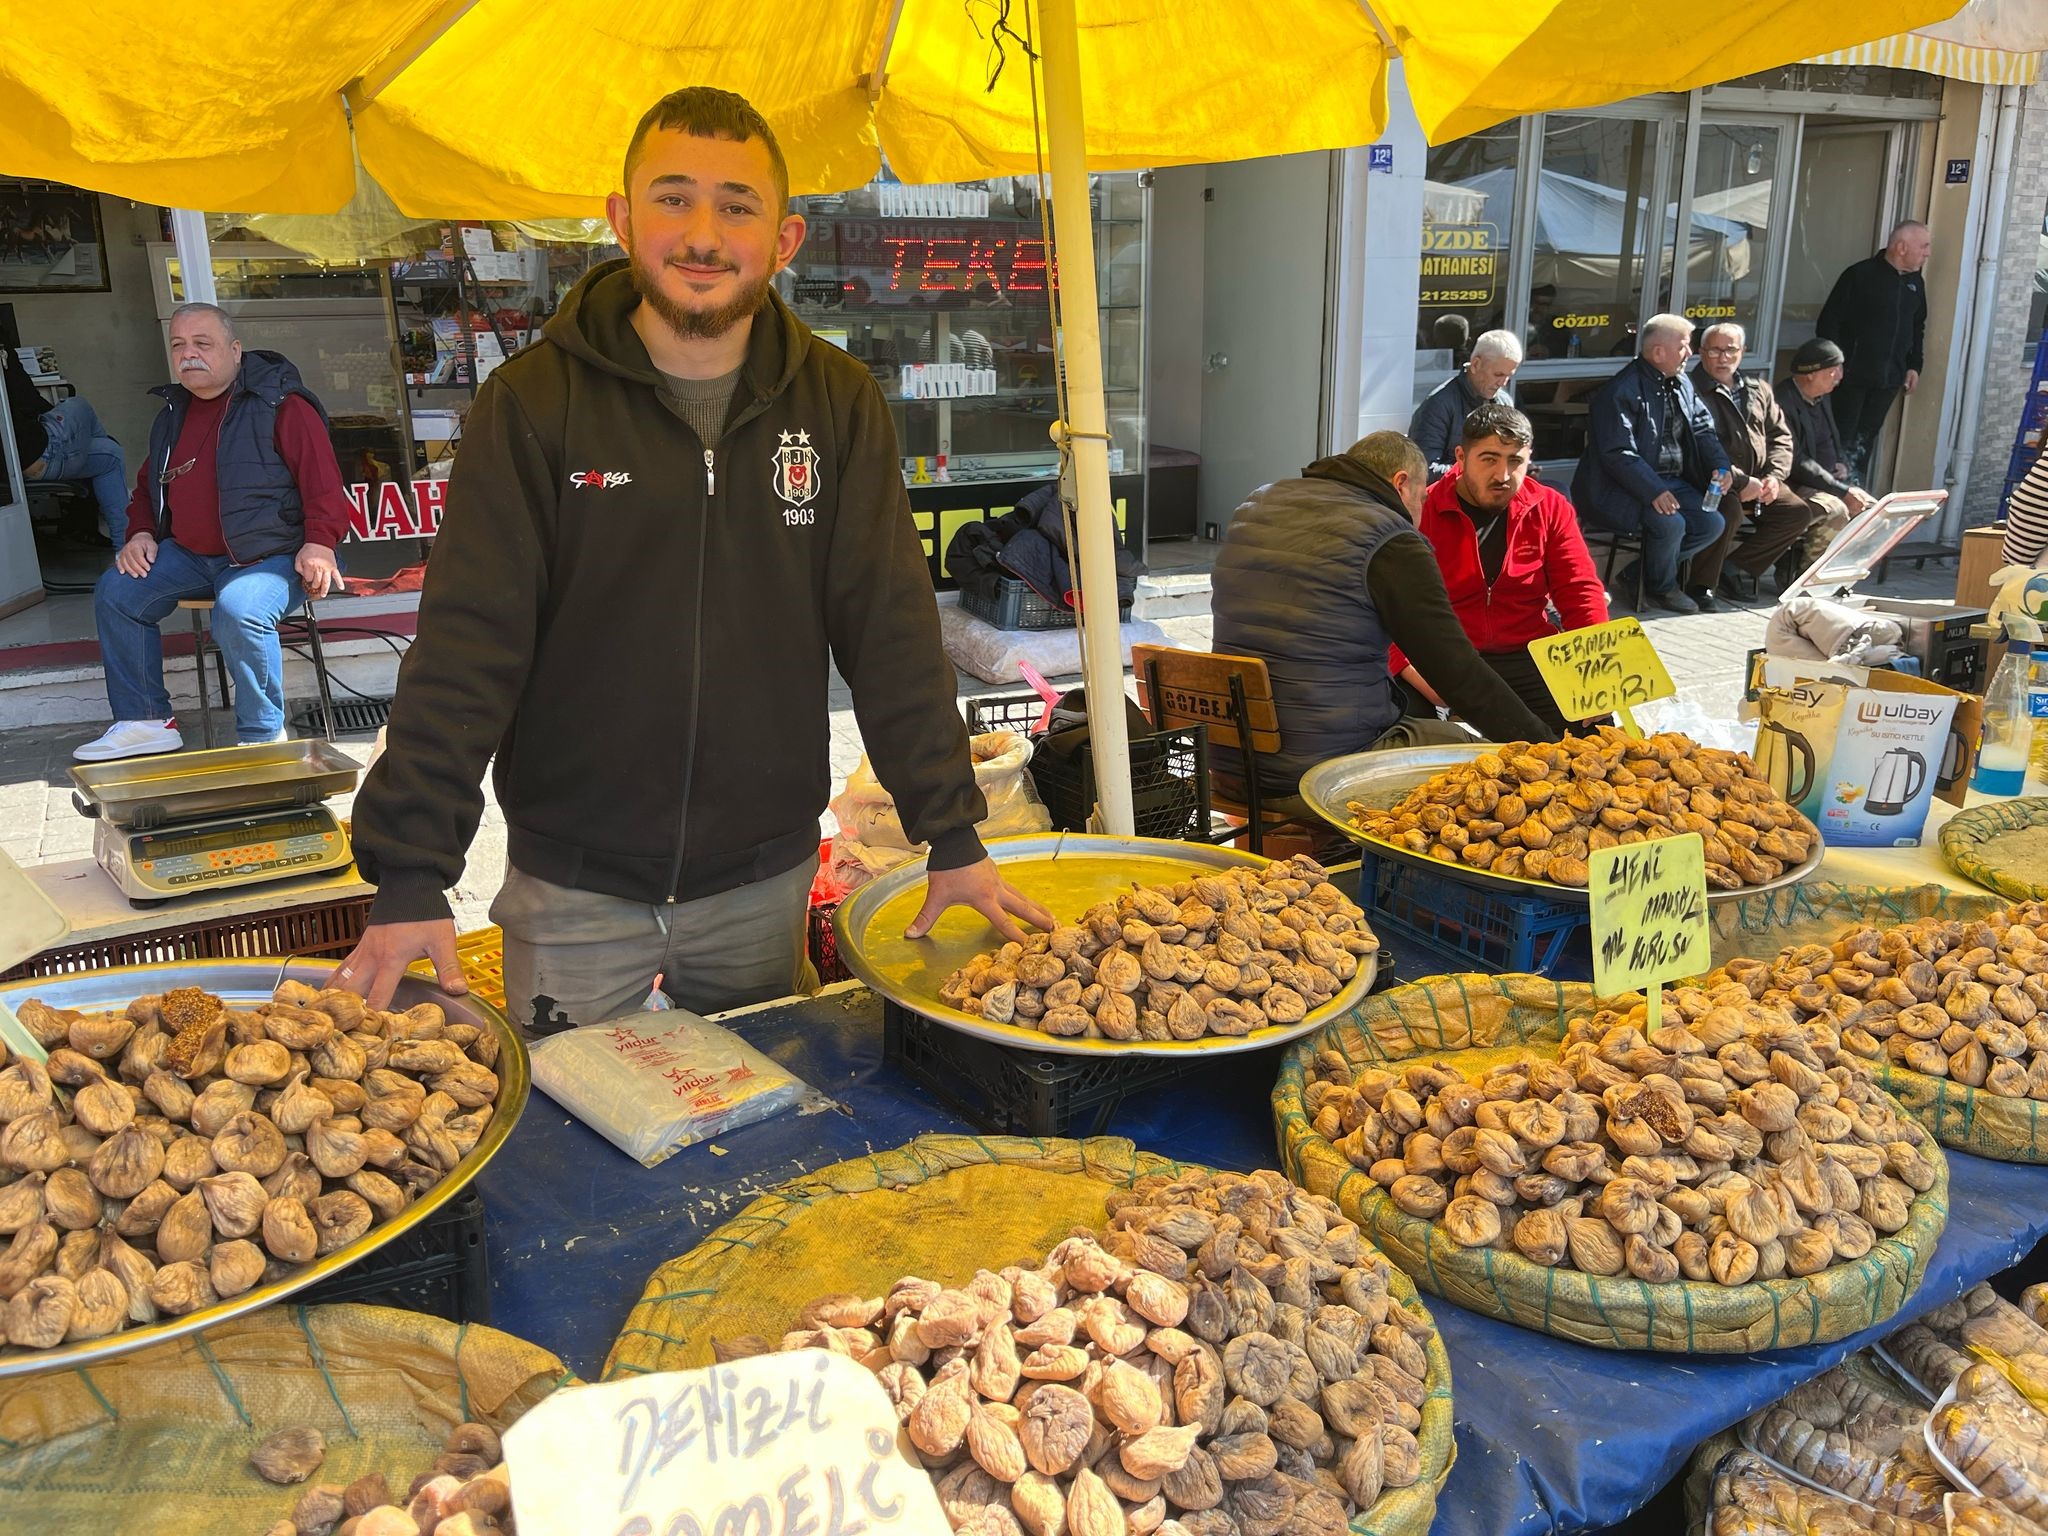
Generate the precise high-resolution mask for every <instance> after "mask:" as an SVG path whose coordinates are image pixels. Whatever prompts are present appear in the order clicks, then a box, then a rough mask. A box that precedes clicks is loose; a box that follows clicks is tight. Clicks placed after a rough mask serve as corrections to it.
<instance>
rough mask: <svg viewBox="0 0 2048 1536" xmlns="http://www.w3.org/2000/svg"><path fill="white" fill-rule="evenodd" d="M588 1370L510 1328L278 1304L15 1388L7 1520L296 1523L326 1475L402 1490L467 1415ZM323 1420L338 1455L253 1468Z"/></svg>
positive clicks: (101, 1525) (165, 1535) (180, 1534)
mask: <svg viewBox="0 0 2048 1536" xmlns="http://www.w3.org/2000/svg"><path fill="white" fill-rule="evenodd" d="M574 1379H575V1378H574V1377H573V1376H572V1375H571V1374H570V1372H569V1371H568V1370H567V1369H565V1368H564V1367H563V1365H562V1362H561V1361H560V1360H558V1359H556V1358H555V1357H554V1356H553V1355H551V1354H549V1353H548V1352H547V1351H546V1350H544V1349H541V1348H539V1347H537V1346H535V1345H532V1344H528V1343H525V1342H524V1341H523V1340H520V1339H515V1338H513V1337H512V1336H511V1335H510V1334H508V1333H500V1332H498V1331H497V1330H496V1329H495V1328H485V1327H481V1326H476V1325H470V1324H462V1325H458V1324H455V1323H450V1322H445V1321H443V1320H442V1319H440V1318H437V1317H428V1316H425V1315H424V1314H422V1313H418V1312H404V1311H400V1310H397V1309H395V1308H391V1307H368V1306H355V1305H346V1306H329V1307H288V1306H274V1307H265V1308H263V1309H262V1310H261V1311H258V1312H252V1313H250V1314H248V1315H247V1316H245V1317H239V1318H236V1319H234V1320H233V1321H231V1322H226V1323H222V1324H221V1325H220V1326H219V1327H216V1328H209V1329H207V1330H206V1331H205V1332H204V1333H198V1334H192V1335H188V1336H186V1337H185V1338H181V1339H173V1340H171V1341H170V1342H168V1343H164V1344H157V1345H152V1346H151V1347H149V1348H147V1349H140V1350H137V1351H136V1352H135V1353H133V1354H130V1355H122V1356H119V1357H118V1358H116V1359H113V1360H109V1361H103V1362H101V1363H99V1364H96V1365H91V1366H83V1367H80V1368H78V1369H76V1370H70V1371H52V1372H48V1373H45V1374H42V1375H35V1376H22V1377H16V1378H13V1379H10V1380H6V1381H0V1527H4V1528H5V1529H7V1530H9V1531H15V1532H21V1533H23V1536H26V1533H29V1532H51V1533H55V1532H60V1531H61V1532H85V1531H123V1530H128V1531H148V1532H150V1533H151V1536H222V1533H224V1532H225V1533H234V1532H244V1531H246V1532H250V1533H254V1532H257V1531H263V1530H268V1529H269V1528H270V1526H271V1525H273V1524H274V1523H275V1522H277V1521H279V1520H283V1519H288V1518H289V1517H290V1515H291V1512H292V1506H293V1505H294V1504H296V1503H297V1502H298V1501H299V1498H300V1496H301V1495H302V1494H303V1493H304V1492H305V1491H306V1490H307V1489H308V1488H310V1487H312V1486H314V1485H315V1484H317V1483H343V1484H346V1483H351V1482H353V1481H355V1479H357V1478H358V1477H361V1476H363V1475H365V1474H366V1473H370V1472H381V1473H383V1474H384V1476H385V1477H386V1478H387V1479H388V1480H389V1482H390V1483H391V1486H392V1490H393V1491H394V1492H403V1491H404V1489H405V1486H406V1485H407V1484H408V1483H409V1482H411V1480H412V1479H413V1478H414V1477H415V1476H416V1475H417V1474H419V1473H420V1472H423V1471H425V1470H426V1468H427V1466H428V1464H429V1463H430V1462H432V1461H433V1459H434V1458H435V1457H436V1456H437V1455H439V1454H440V1451H441V1442H442V1440H443V1439H444V1438H445V1437H446V1436H447V1433H448V1431H449V1430H451V1429H453V1428H454V1427H455V1426H456V1425H457V1424H460V1423H463V1422H465V1421H468V1420H475V1421H478V1422H481V1423H485V1424H489V1425H491V1426H492V1427H493V1428H495V1429H503V1428H505V1427H506V1426H507V1425H509V1424H511V1423H512V1422H513V1421H514V1420H516V1419H517V1418H519V1416H520V1415H521V1414H523V1413H525V1412H526V1410H527V1409H529V1408H531V1407H533V1405H534V1404H535V1403H538V1402H539V1401H540V1400H541V1399H542V1398H544V1397H546V1396H547V1395H548V1394H549V1393H550V1392H553V1391H554V1390H555V1389H556V1388H557V1387H560V1386H565V1385H568V1384H569V1383H571V1382H572V1381H573V1380H574ZM294 1425H308V1426H311V1427H312V1428H314V1429H317V1430H319V1431H320V1432H321V1433H322V1434H323V1435H324V1436H326V1439H327V1456H326V1460H325V1461H323V1462H322V1463H321V1465H320V1468H319V1470H318V1471H317V1472H315V1473H314V1474H313V1475H312V1477H310V1478H309V1479H307V1481H306V1482H304V1483H299V1484H293V1485H291V1486H289V1487H282V1488H281V1487H278V1486H276V1485H274V1484H271V1483H267V1482H265V1481H264V1480H263V1479H262V1478H260V1477H258V1476H257V1475H256V1472H255V1471H254V1469H253V1468H251V1467H250V1465H249V1453H250V1452H251V1451H252V1450H254V1449H255V1448H256V1446H257V1445H258V1444H259V1443H261V1441H262V1440H263V1439H264V1437H265V1436H267V1435H270V1434H273V1433H275V1432H276V1431H278V1430H280V1429H285V1428H288V1427H291V1426H294Z"/></svg>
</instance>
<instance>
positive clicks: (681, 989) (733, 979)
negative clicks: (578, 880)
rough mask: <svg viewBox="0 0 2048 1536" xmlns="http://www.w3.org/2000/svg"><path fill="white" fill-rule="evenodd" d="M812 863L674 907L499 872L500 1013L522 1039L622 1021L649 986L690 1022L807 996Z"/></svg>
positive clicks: (813, 980) (812, 979)
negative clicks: (693, 1017)
mask: <svg viewBox="0 0 2048 1536" xmlns="http://www.w3.org/2000/svg"><path fill="white" fill-rule="evenodd" d="M817 869H818V861H817V860H816V859H815V858H810V859H806V860H804V862H803V863H801V864H799V865H798V866H797V867H796V868H795V869H793V870H791V871H790V872H789V873H788V874H786V875H776V876H773V877H771V878H770V879H767V880H757V881H755V882H754V883H753V884H752V885H743V886H740V887H739V888H738V889H736V890H731V891H722V892H720V893H719V894H718V895H716V896H705V897H701V898H699V899H698V900H696V901H684V902H678V903H676V904H675V905H674V906H666V905H664V906H649V905H647V904H646V903H645V902H638V901H627V900H625V899H624V898H623V897H618V896H605V895H601V894H600V893H598V892H596V891H576V890H569V889H567V888H565V887H563V886H559V885H552V884H550V883H549V882H547V881H545V880H537V879H535V878H534V877H533V876H532V875H529V874H525V873H523V872H521V871H520V870H517V869H514V868H512V867H510V866H509V865H508V866H507V867H506V870H505V885H504V889H502V890H501V891H499V892H498V899H497V900H496V901H494V902H492V903H491V921H493V922H495V923H496V924H497V925H498V926H499V927H500V928H501V929H503V930H504V933H505V1005H506V1012H507V1013H509V1014H510V1015H511V1017H512V1022H513V1023H514V1024H516V1025H518V1026H519V1028H520V1029H522V1030H524V1031H525V1032H526V1033H527V1034H529V1035H548V1034H553V1033H555V1032H556V1031H558V1030H563V1029H571V1028H574V1027H576V1026H578V1025H582V1024H602V1023H603V1022H604V1021H605V1020H607V1019H614V1018H617V1017H619V1016H620V1015H621V1014H626V1013H632V1012H634V1011H635V1010H636V1009H638V1008H639V1007H640V1005H641V1004H642V1003H643V1002H644V1001H645V1000H646V997H647V993H648V990H649V989H650V988H651V987H652V986H653V985H654V978H655V976H656V975H657V974H659V975H660V976H661V979H662V980H661V989H662V991H664V992H666V993H667V994H668V995H669V996H670V997H671V998H672V999H674V1001H675V1003H676V1005H677V1006H678V1007H681V1008H687V1009H689V1010H690V1011H691V1012H692V1013H717V1012H720V1011H722V1010H724V1009H727V1008H741V1007H744V1006H746V1005H747V1004H748V1003H761V1002H767V1001H769V1000H770V999H772V998H778V997H787V996H788V995H789V994H791V993H793V992H809V991H811V990H813V989H815V988H816V986H817V984H818V978H817V973H816V972H815V971H814V970H813V969H812V968H811V962H810V957H809V955H808V954H807V953H806V950H805V946H804V924H805V917H806V914H807V911H808V908H809V905H810V891H811V879H812V877H813V876H814V875H815V874H816V873H817Z"/></svg>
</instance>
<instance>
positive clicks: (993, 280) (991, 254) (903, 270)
mask: <svg viewBox="0 0 2048 1536" xmlns="http://www.w3.org/2000/svg"><path fill="white" fill-rule="evenodd" d="M882 244H884V245H886V246H892V247H894V251H895V254H894V257H893V259H892V260H891V262H890V265H889V292H891V293H961V294H965V293H972V292H975V291H976V290H978V289H980V288H981V287H982V286H983V285H984V284H988V285H992V286H993V287H994V288H995V291H996V292H997V293H998V294H1004V293H1043V292H1045V285H1046V278H1047V275H1048V273H1052V274H1053V282H1054V284H1055V285H1057V283H1058V276H1057V273H1056V272H1054V269H1053V267H1052V265H1051V263H1050V262H1049V261H1048V260H1047V258H1046V251H1045V242H1044V241H1043V240H984V239H981V238H979V237H963V236H936V235H885V236H883V237H882Z"/></svg>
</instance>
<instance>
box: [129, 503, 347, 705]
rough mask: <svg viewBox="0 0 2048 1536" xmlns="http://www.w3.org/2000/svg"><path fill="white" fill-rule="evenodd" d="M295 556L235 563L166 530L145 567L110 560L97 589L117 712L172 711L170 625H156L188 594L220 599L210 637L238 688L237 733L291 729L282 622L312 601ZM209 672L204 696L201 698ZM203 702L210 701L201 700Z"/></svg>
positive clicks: (236, 694)
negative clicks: (167, 662) (131, 572)
mask: <svg viewBox="0 0 2048 1536" xmlns="http://www.w3.org/2000/svg"><path fill="white" fill-rule="evenodd" d="M292 559H293V557H292V556H291V555H272V556H271V557H270V558H269V559H267V560H259V561H257V562H256V563H255V564H254V565H236V564H235V563H234V561H232V560H230V559H229V558H228V557H227V556H226V555H195V554H193V553H192V551H191V550H189V549H186V548H185V547H184V546H182V545H180V544H179V543H177V542H176V541H175V540H172V539H166V540H164V541H163V542H162V543H161V544H159V545H157V548H156V564H154V565H152V566H151V567H150V568H149V574H148V575H146V576H126V575H123V574H122V573H121V572H120V571H119V570H117V569H115V568H114V567H112V566H109V567H108V568H107V570H106V572H105V574H103V575H102V576H101V577H100V580H99V585H98V586H97V587H95V588H94V589H93V611H94V614H95V615H96V617H97V618H98V621H99V630H100V656H101V659H102V661H103V662H104V663H105V666H106V669H107V703H108V704H109V705H110V706H111V707H112V709H113V711H114V718H115V719H116V720H168V719H169V718H170V715H171V696H170V693H169V692H168V691H167V690H166V689H165V688H164V647H163V633H162V631H160V630H159V629H158V628H157V626H158V625H159V624H161V623H162V622H163V621H164V620H165V619H166V618H168V617H169V616H170V615H171V614H172V613H174V612H176V611H177V607H178V603H179V601H180V600H181V599H184V598H196V597H210V598H212V599H213V600H214V609H213V616H212V617H213V622H212V626H211V627H212V630H213V638H214V642H215V643H216V644H217V645H219V646H220V653H221V656H222V657H223V658H224V659H225V660H226V662H227V664H228V673H229V675H230V676H231V677H233V679H234V687H235V739H236V740H237V741H241V742H252V741H268V740H270V739H271V738H272V737H273V736H275V735H277V733H278V732H279V731H281V730H283V729H284V648H283V646H281V645H280V644H279V643H278V639H277V621H278V620H279V619H281V618H283V617H284V616H285V615H286V614H288V613H290V612H291V611H292V610H293V609H294V608H296V607H298V606H299V604H300V603H302V602H304V601H305V598H306V589H305V587H304V586H303V585H301V583H300V581H299V574H298V572H297V571H295V570H293V569H292ZM205 692H206V688H205V682H204V679H202V680H201V683H200V695H201V699H202V701H203V700H204V696H205ZM202 707H203V702H202Z"/></svg>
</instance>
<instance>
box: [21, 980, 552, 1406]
mask: <svg viewBox="0 0 2048 1536" xmlns="http://www.w3.org/2000/svg"><path fill="white" fill-rule="evenodd" d="M333 972H334V963H333V962H332V961H322V960H297V961H290V962H286V961H280V960H177V961H170V962H167V963H164V964H161V965H128V966H117V967H114V968H111V969H108V970H104V971H82V972H79V973H78V974H76V975H69V976H40V977H34V978H31V979H29V980H27V981H16V982H9V983H8V984H6V985H5V986H0V1001H5V1002H6V1003H7V1004H8V1005H9V1006H11V1007H16V1008H18V1007H19V1006H20V1005H21V1004H22V1003H23V1002H25V1001H26V1000H27V999H29V998H31V997H39V998H41V999H42V1000H43V1001H44V1002H46V1003H48V1004H50V1006H52V1007H53V1008H82V1009H94V1010H98V1009H108V1008H125V1007H126V1006H127V1005H128V1004H129V1003H130V1002H132V1001H133V1000H134V999H135V998H138V997H142V996H145V995H146V994H148V993H151V992H163V991H167V990H169V989H170V988H172V987H204V988H205V989H206V990H207V991H209V992H212V993H214V994H215V995H216V996H218V997H220V998H221V999H222V1000H223V1001H225V1002H229V1003H236V1004H243V1005H249V1004H254V1003H267V1002H269V1001H270V995H271V993H272V992H273V991H275V990H276V988H277V984H278V983H279V982H281V981H303V982H305V983H306V984H307V985H309V986H316V987H317V986H319V985H321V984H322V983H324V982H325V981H326V980H327V978H328V977H329V976H330V975H332V974H333ZM415 1003H439V1004H440V1005H441V1007H442V1008H443V1009H445V1010H446V1011H447V1014H448V1018H449V1019H450V1021H451V1022H454V1023H461V1024H474V1025H476V1026H477V1027H478V1028H480V1029H490V1030H495V1031H496V1032H497V1035H498V1045H499V1050H498V1065H497V1068H496V1071H497V1074H498V1102H497V1107H496V1108H495V1109H494V1110H493V1111H492V1113H491V1123H490V1124H489V1125H488V1126H486V1127H485V1128H484V1134H483V1136H482V1138H481V1139H480V1140H479V1141H478V1142H477V1144H476V1145H475V1147H473V1148H471V1149H470V1153H469V1156H467V1157H465V1158H464V1159H463V1160H462V1161H461V1162H459V1163H457V1164H456V1165H455V1168H454V1170H453V1171H452V1172H450V1173H449V1175H448V1176H447V1177H446V1178H445V1179H443V1180H442V1181H441V1182H440V1183H438V1184H436V1185H435V1186H434V1187H433V1188H432V1189H430V1190H428V1191H427V1192H426V1193H425V1194H423V1195H421V1196H420V1197H419V1198H418V1199H417V1200H415V1201H413V1203H412V1204H411V1205H409V1206H407V1207H406V1208H405V1209H404V1210H403V1211H402V1212H400V1213H399V1214H398V1215H397V1216H396V1217H394V1218H393V1219H392V1220H390V1221H385V1222H379V1223H378V1224H377V1225H376V1226H374V1227H372V1228H370V1230H369V1231H367V1232H365V1233H364V1234H363V1235H362V1236H361V1237H359V1238H357V1239H356V1240H355V1241H354V1242H352V1243H350V1244H349V1245H348V1246H347V1247H346V1248H338V1249H336V1250H335V1251H334V1252H333V1253H330V1254H328V1255H327V1256H326V1257H325V1258H321V1259H316V1260H314V1261H313V1262H312V1263H311V1264H308V1265H306V1266H305V1267H304V1268H303V1269H300V1270H299V1271H298V1272H297V1273H296V1274H294V1275H292V1276H290V1277H289V1278H288V1279H284V1280H279V1281H277V1282H276V1283H275V1284H272V1285H259V1286H257V1287H256V1288H255V1289H254V1290H250V1291H244V1292H243V1293H242V1294H241V1295H239V1296H235V1297H232V1298H230V1299H229V1300H227V1301H223V1302H221V1303H219V1304H218V1305H217V1306H211V1307H207V1308H205V1309H203V1310H201V1311H198V1312H190V1313H187V1314H186V1315H185V1316H183V1317H168V1318H165V1319H163V1320H162V1321H161V1322H156V1323H149V1324H145V1325H142V1326H139V1327H130V1328H124V1329H122V1330H121V1331H120V1332H118V1333H111V1334H108V1335H107V1336H106V1337H105V1338H99V1339H87V1340H84V1341H82V1342H80V1343H76V1344H62V1345H59V1346H58V1347H57V1348H55V1349H0V1378H4V1377H8V1376H28V1375H33V1374H35V1373H37V1372H39V1371H53V1370H60V1369H61V1370H69V1369H71V1368H72V1367H75V1366H81V1365H90V1364H91V1363H92V1362H94V1361H96V1360H107V1359H111V1358H113V1357H114V1356H116V1355H125V1354H127V1353H128V1352H129V1351H131V1350H136V1349H142V1348H144V1347H145V1346H147V1345H150V1344H161V1343H162V1342H163V1341H164V1340H166V1339H175V1338H178V1337H181V1336H182V1335H184V1334H188V1333H193V1332H196V1331H198V1330H199V1329H202V1328H209V1327H211V1326H212V1325H213V1324H215V1323H219V1322H225V1321H226V1320H227V1319H228V1318H231V1317H239V1316H240V1315H241V1314H242V1313H244V1312H253V1311H255V1310H256V1309H257V1308H258V1307H264V1306H268V1305H269V1304H270V1303H271V1302H273V1301H282V1300H283V1299H284V1298H285V1297H287V1296H289V1295H291V1294H292V1293H293V1292H294V1291H302V1290H304V1289H305V1288H306V1287H307V1286H309V1285H312V1284H314V1283H315V1282H316V1281H320V1280H325V1279H326V1278H327V1277H328V1276H329V1275H333V1274H338V1273H339V1272H340V1271H342V1270H344V1269H346V1268H348V1266H349V1265H351V1264H353V1263H355V1262H356V1260H358V1259H360V1258H363V1257H365V1256H366V1255H368V1254H370V1253H373V1252H374V1251H376V1249H378V1248H379V1247H381V1246H383V1244H385V1243H386V1242H389V1241H390V1240H391V1239H392V1238H394V1237H396V1236H398V1235H399V1234H400V1233H401V1232H404V1231H407V1230H409V1229H410V1228H412V1227H415V1226H417V1225H418V1224H419V1223H420V1222H422V1221H425V1220H426V1219H427V1217H429V1216H431V1215H432V1214H433V1213H434V1212H435V1211H436V1210H438V1209H440V1208H441V1207H442V1206H443V1205H445V1204H447V1203H448V1201H449V1200H451V1199H453V1198H454V1197H455V1195H457V1194H458V1193H460V1192H461V1190H462V1188H463V1186H464V1185H466V1184H468V1183H469V1181H470V1180H471V1179H473V1178H475V1177H476V1176H477V1173H478V1172H479V1171H480V1170H481V1169H482V1168H483V1166H484V1164H485V1163H488V1162H489V1161H490V1160H491V1158H492V1157H493V1156H494V1155H496V1153H497V1150H498V1148H500V1147H501V1146H503V1145H504V1144H505V1139H506V1137H508V1136H510V1135H511V1134H512V1127H513V1126H514V1125H515V1124H517V1123H518V1120H519V1115H520V1112H521V1111H522V1110H524V1109H525V1108H526V1096H527V1089H528V1087H529V1085H530V1081H531V1079H530V1077H529V1074H528V1064H527V1060H526V1047H525V1045H524V1044H522V1043H521V1041H520V1039H519V1034H518V1032H517V1031H516V1030H514V1029H513V1028H512V1026H511V1024H510V1023H508V1022H507V1021H506V1019H505V1016H504V1015H503V1014H501V1013H500V1012H498V1010H497V1009H495V1008H493V1007H492V1006H491V1005H490V1004H489V1003H486V1002H483V1001H481V1000H479V999H478V998H475V997H450V996H448V995H447V994H446V993H444V992H442V991H441V990H440V989H439V988H438V987H436V986H434V984H433V983H432V982H431V981H427V980H423V979H421V978H420V977H417V976H407V977H406V978H405V979H404V980H402V981H400V982H399V984H398V993H397V996H395V997H394V998H393V999H392V1007H393V1008H394V1009H404V1008H410V1007H411V1006H412V1005H413V1004H415Z"/></svg>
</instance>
